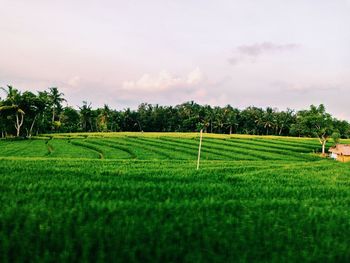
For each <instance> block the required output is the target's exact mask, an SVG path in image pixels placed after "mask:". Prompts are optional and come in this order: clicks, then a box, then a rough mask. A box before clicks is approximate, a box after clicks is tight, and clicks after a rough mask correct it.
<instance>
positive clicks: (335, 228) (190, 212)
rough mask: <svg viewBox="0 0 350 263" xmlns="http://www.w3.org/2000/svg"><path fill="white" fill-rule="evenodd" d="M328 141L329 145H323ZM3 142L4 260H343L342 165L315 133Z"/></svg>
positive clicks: (346, 198) (348, 181)
mask: <svg viewBox="0 0 350 263" xmlns="http://www.w3.org/2000/svg"><path fill="white" fill-rule="evenodd" d="M330 145H331V144H329V145H328V146H330ZM197 151H198V135H197V134H192V133H188V134H180V133H179V134H176V133H169V134H167V133H150V134H146V133H143V134H141V133H95V134H58V135H54V136H51V135H46V136H42V137H38V138H36V139H33V140H26V141H9V140H0V262H271V261H272V262H296V261H299V262H349V261H350V210H349V207H350V169H349V168H350V164H349V163H348V164H344V163H338V162H336V161H333V160H330V159H325V158H320V157H319V156H318V155H317V154H315V153H317V152H319V151H320V144H319V143H318V141H317V140H314V139H299V138H282V137H268V136H266V137H258V136H238V135H233V136H228V135H211V134H207V135H205V137H204V139H203V148H202V160H201V168H200V170H199V171H197V170H196V169H195V168H196V159H197Z"/></svg>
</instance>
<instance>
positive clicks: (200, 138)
mask: <svg viewBox="0 0 350 263" xmlns="http://www.w3.org/2000/svg"><path fill="white" fill-rule="evenodd" d="M202 138H203V129H201V131H200V137H199V148H198V160H197V170H199V161H200V159H201V149H202Z"/></svg>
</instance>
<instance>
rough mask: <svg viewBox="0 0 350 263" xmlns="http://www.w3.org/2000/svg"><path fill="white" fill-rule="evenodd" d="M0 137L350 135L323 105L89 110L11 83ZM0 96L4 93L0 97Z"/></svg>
mask: <svg viewBox="0 0 350 263" xmlns="http://www.w3.org/2000/svg"><path fill="white" fill-rule="evenodd" d="M1 91H2V93H0V137H9V136H17V137H20V136H21V137H31V136H32V135H37V134H42V133H57V132H120V131H139V132H141V131H144V132H196V131H199V130H200V129H203V130H204V131H205V132H208V133H221V134H222V133H226V134H232V133H235V134H253V135H279V136H282V135H283V136H298V137H300V136H301V137H317V138H319V140H320V143H322V144H323V145H324V143H325V142H326V141H327V140H328V138H329V137H330V136H331V135H332V134H334V135H335V136H333V137H338V138H350V124H349V123H348V122H347V121H341V120H338V119H336V118H333V117H332V116H331V115H330V114H329V113H327V112H326V109H325V107H324V106H323V105H320V106H318V107H316V106H311V107H310V109H308V110H300V111H298V112H296V111H294V110H291V109H288V110H286V111H279V110H278V109H276V108H271V107H267V108H266V109H262V108H258V107H247V108H246V109H237V108H234V107H232V106H231V105H227V106H225V107H218V106H216V107H212V106H210V105H199V104H197V103H195V102H193V101H191V102H185V103H182V104H180V105H176V106H160V105H151V104H148V103H142V104H140V105H139V107H138V108H137V110H131V109H129V108H127V109H124V110H121V111H118V110H113V109H111V108H110V107H109V106H108V105H105V106H104V107H103V108H97V109H93V108H92V106H91V103H87V102H83V104H82V105H81V106H80V107H79V109H78V110H77V109H74V108H72V107H69V106H66V107H64V106H63V104H64V101H65V99H64V94H62V93H60V92H59V90H58V89H57V88H50V89H49V90H48V91H42V92H38V93H37V94H34V93H32V92H30V91H24V92H21V91H19V90H17V89H15V88H13V87H11V86H8V87H7V88H0V92H1ZM1 94H4V95H5V96H4V97H3V99H2V98H1Z"/></svg>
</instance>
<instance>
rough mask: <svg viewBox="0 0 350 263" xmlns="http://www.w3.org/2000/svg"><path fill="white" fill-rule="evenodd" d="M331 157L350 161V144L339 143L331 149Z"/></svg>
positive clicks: (341, 160)
mask: <svg viewBox="0 0 350 263" xmlns="http://www.w3.org/2000/svg"><path fill="white" fill-rule="evenodd" d="M329 152H330V153H331V154H330V157H331V158H333V159H335V160H337V161H340V162H350V144H337V145H336V146H335V147H332V148H330V149H329Z"/></svg>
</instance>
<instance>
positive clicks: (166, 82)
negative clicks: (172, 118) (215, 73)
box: [122, 68, 203, 92]
mask: <svg viewBox="0 0 350 263" xmlns="http://www.w3.org/2000/svg"><path fill="white" fill-rule="evenodd" d="M202 81H203V73H202V72H201V71H200V69H199V68H196V69H194V70H193V71H191V72H189V73H188V74H187V76H176V75H174V74H171V73H169V72H168V71H165V70H162V71H161V72H159V73H158V74H157V75H150V74H143V75H142V76H141V77H140V78H139V79H138V80H131V81H130V80H129V81H124V82H123V84H122V87H123V89H125V90H139V91H149V92H157V91H167V90H172V89H178V88H190V87H193V86H196V85H198V84H199V83H201V82H202Z"/></svg>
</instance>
